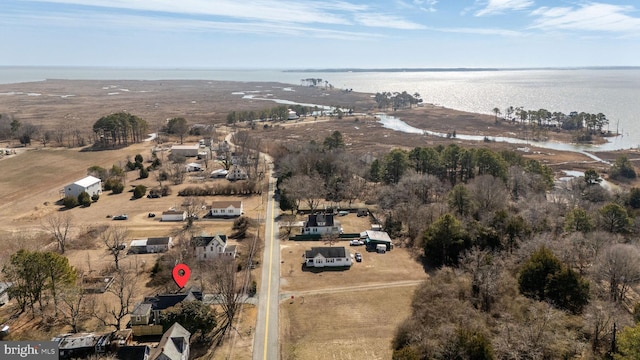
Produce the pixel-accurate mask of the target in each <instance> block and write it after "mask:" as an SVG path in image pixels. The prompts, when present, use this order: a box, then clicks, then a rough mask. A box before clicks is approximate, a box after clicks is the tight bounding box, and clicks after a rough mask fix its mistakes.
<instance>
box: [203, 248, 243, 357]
mask: <svg viewBox="0 0 640 360" xmlns="http://www.w3.org/2000/svg"><path fill="white" fill-rule="evenodd" d="M245 271H248V270H245ZM208 273H209V274H210V282H211V286H212V290H213V292H214V293H215V294H216V295H217V296H218V297H219V299H220V307H221V309H222V313H221V317H222V318H221V319H220V320H219V321H218V324H219V327H218V330H217V331H216V334H215V335H214V336H216V337H217V339H218V344H220V343H222V341H223V339H224V337H225V335H227V334H228V333H229V332H230V331H231V330H232V329H233V321H234V319H235V317H236V315H237V313H238V310H239V309H240V305H241V304H242V302H241V301H242V296H244V289H243V288H242V285H241V284H238V274H237V273H236V264H235V261H233V259H226V258H217V259H215V260H214V261H212V262H211V269H210V271H209V272H208Z"/></svg>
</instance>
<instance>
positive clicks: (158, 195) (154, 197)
mask: <svg viewBox="0 0 640 360" xmlns="http://www.w3.org/2000/svg"><path fill="white" fill-rule="evenodd" d="M159 197H160V194H156V193H151V194H149V195H147V198H149V199H157V198H159Z"/></svg>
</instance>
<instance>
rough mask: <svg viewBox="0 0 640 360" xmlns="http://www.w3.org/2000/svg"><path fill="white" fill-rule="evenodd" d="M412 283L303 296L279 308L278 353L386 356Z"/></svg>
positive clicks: (310, 358) (311, 356) (320, 356)
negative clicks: (279, 335) (389, 287)
mask: <svg viewBox="0 0 640 360" xmlns="http://www.w3.org/2000/svg"><path fill="white" fill-rule="evenodd" d="M415 287H416V286H415V285H410V286H404V287H397V288H393V291H389V289H385V288H380V289H374V290H365V291H345V292H339V293H331V294H317V295H307V296H304V298H303V299H302V298H298V299H297V300H295V301H294V302H293V303H292V302H291V301H288V300H287V301H285V302H283V303H282V305H281V307H280V334H281V348H280V351H281V354H282V358H283V359H286V360H293V359H305V360H313V359H318V360H320V359H345V360H347V359H349V360H351V359H353V360H355V359H390V358H391V353H392V351H391V339H392V338H393V334H394V331H395V329H396V327H397V326H398V325H399V324H400V323H401V322H402V321H403V320H404V319H405V318H406V317H407V316H409V314H410V306H409V305H410V302H411V297H412V295H413V291H414V289H415Z"/></svg>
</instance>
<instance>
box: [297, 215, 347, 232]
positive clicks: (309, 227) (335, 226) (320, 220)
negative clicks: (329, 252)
mask: <svg viewBox="0 0 640 360" xmlns="http://www.w3.org/2000/svg"><path fill="white" fill-rule="evenodd" d="M341 233H342V227H340V222H338V221H336V220H334V219H333V215H331V214H312V215H309V218H308V220H307V221H305V222H304V225H303V227H302V234H303V235H314V234H317V235H325V234H334V235H337V234H341Z"/></svg>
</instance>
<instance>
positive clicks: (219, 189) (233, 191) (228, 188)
mask: <svg viewBox="0 0 640 360" xmlns="http://www.w3.org/2000/svg"><path fill="white" fill-rule="evenodd" d="M253 194H258V195H259V194H262V190H261V189H259V188H258V187H257V186H256V185H252V184H249V183H248V182H247V183H233V184H226V185H215V186H189V187H187V188H184V189H182V190H180V191H179V192H178V196H214V195H253Z"/></svg>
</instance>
